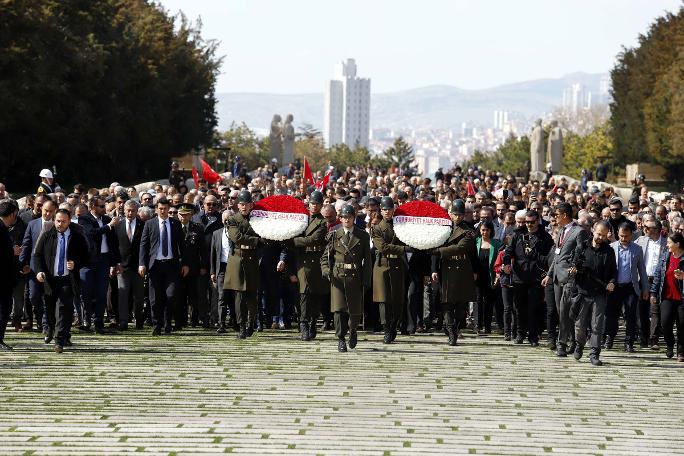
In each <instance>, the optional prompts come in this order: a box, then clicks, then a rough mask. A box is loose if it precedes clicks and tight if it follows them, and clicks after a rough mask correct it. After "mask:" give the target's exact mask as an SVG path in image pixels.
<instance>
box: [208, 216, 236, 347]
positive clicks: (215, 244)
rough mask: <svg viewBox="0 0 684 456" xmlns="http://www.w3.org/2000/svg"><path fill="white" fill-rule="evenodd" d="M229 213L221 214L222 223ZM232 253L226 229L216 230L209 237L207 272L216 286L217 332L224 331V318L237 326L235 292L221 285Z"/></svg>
mask: <svg viewBox="0 0 684 456" xmlns="http://www.w3.org/2000/svg"><path fill="white" fill-rule="evenodd" d="M229 216H230V214H229V213H228V211H225V212H224V213H223V215H222V220H223V223H224V224H225V223H227V222H228V217H229ZM232 253H233V244H232V242H231V241H230V238H229V237H228V230H227V229H225V228H224V229H221V230H216V231H214V233H213V234H212V237H211V250H210V258H209V260H210V261H209V273H210V277H211V283H212V284H213V285H214V287H216V289H215V292H216V295H217V307H218V324H219V328H218V330H217V331H216V332H217V333H219V334H222V333H225V332H226V319H228V320H229V322H228V323H229V325H232V327H233V328H236V327H237V323H236V322H235V293H234V292H233V290H226V289H225V288H224V287H223V282H224V281H225V279H226V266H227V265H228V261H229V260H230V256H231V255H232Z"/></svg>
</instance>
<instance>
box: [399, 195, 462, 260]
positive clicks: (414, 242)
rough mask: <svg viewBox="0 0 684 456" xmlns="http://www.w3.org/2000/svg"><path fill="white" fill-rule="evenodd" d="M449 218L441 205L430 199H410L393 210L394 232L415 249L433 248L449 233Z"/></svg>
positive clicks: (447, 237)
mask: <svg viewBox="0 0 684 456" xmlns="http://www.w3.org/2000/svg"><path fill="white" fill-rule="evenodd" d="M451 226H452V222H451V218H450V217H449V214H448V213H447V211H445V210H444V209H443V208H442V207H441V206H439V205H438V204H435V203H433V202H430V201H411V202H410V203H406V204H403V205H401V206H400V207H399V208H397V210H396V211H394V232H395V234H396V235H397V237H398V238H399V239H400V240H401V241H402V242H403V243H405V244H406V245H408V246H411V247H413V248H415V249H420V250H427V249H434V248H436V247H439V246H441V245H442V244H444V243H445V242H446V241H447V239H449V236H450V235H451Z"/></svg>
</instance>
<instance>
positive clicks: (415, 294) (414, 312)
mask: <svg viewBox="0 0 684 456" xmlns="http://www.w3.org/2000/svg"><path fill="white" fill-rule="evenodd" d="M409 277H410V279H411V282H410V283H409V287H408V302H407V306H406V331H408V332H409V333H411V334H413V333H415V332H416V329H418V327H419V326H424V322H423V287H424V286H425V285H424V282H423V277H421V276H415V275H410V276H409Z"/></svg>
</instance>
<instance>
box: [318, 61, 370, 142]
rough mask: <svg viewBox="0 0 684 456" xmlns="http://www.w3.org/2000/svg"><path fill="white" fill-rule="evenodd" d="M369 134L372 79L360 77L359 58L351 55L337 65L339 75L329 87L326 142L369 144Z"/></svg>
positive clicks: (326, 96) (327, 93) (330, 82)
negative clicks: (355, 58) (357, 74)
mask: <svg viewBox="0 0 684 456" xmlns="http://www.w3.org/2000/svg"><path fill="white" fill-rule="evenodd" d="M369 134H370V79H368V78H359V77H357V76H356V62H355V61H354V59H347V61H346V62H340V63H338V64H337V65H336V67H335V79H332V80H330V81H328V82H327V84H326V87H325V115H324V121H323V135H324V138H325V144H326V145H327V146H328V147H330V146H334V145H335V144H341V143H344V144H346V145H348V146H349V147H351V148H354V147H355V146H356V145H359V146H362V147H368V137H369Z"/></svg>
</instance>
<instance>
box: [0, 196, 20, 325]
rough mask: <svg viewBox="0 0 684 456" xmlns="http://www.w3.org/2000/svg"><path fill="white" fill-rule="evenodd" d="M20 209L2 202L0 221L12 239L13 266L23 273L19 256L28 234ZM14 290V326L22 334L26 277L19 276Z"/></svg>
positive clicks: (12, 203)
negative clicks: (20, 216) (25, 236)
mask: <svg viewBox="0 0 684 456" xmlns="http://www.w3.org/2000/svg"><path fill="white" fill-rule="evenodd" d="M18 213H19V208H18V206H17V203H15V202H14V201H10V200H6V201H2V202H0V219H1V220H2V221H3V223H4V224H5V227H7V231H8V233H9V236H10V239H12V249H13V253H14V257H13V264H14V270H15V272H16V273H19V272H20V271H21V269H22V268H21V264H20V263H19V255H20V254H21V244H22V242H23V240H24V234H26V224H25V223H24V221H23V220H21V219H20V218H19V216H18ZM16 279H17V280H16V281H15V284H14V288H13V289H12V325H13V326H14V330H15V331H17V332H21V330H22V328H21V320H22V318H23V316H24V305H25V304H26V303H25V299H24V291H25V290H26V275H25V274H18V275H17V277H16Z"/></svg>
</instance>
